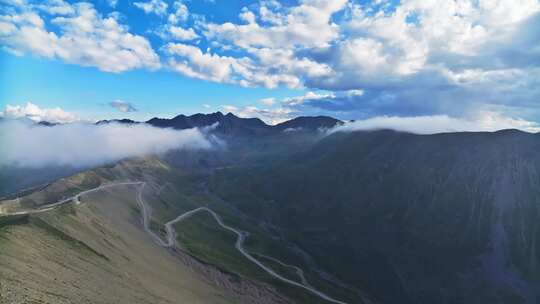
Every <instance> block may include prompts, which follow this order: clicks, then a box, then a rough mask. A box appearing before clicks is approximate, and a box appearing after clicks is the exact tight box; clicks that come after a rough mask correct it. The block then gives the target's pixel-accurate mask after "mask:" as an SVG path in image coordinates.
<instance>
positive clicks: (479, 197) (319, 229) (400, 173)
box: [212, 130, 540, 303]
mask: <svg viewBox="0 0 540 304" xmlns="http://www.w3.org/2000/svg"><path fill="white" fill-rule="evenodd" d="M538 151H540V136H538V135H534V134H527V133H522V132H519V131H513V130H506V131H500V132H495V133H453V134H438V135H427V136H421V135H412V134H406V133H399V132H394V131H374V132H357V133H338V134H333V135H331V136H329V137H327V138H325V139H324V140H322V141H320V142H319V143H318V144H317V145H315V146H314V147H312V148H311V149H309V150H308V151H306V152H301V153H297V154H295V155H294V156H292V157H290V158H289V159H287V160H285V161H280V162H278V163H277V164H273V165H268V166H263V167H257V168H254V167H250V168H243V167H241V166H240V167H235V168H228V169H227V170H221V171H220V172H219V173H218V174H216V176H214V180H213V183H212V185H213V189H214V190H215V191H216V192H218V193H220V194H221V195H222V196H223V197H225V199H227V200H228V201H231V202H236V203H237V206H238V207H239V208H241V209H242V210H244V211H245V212H247V213H249V214H252V215H255V216H257V217H259V218H261V219H264V220H265V221H268V222H270V223H271V224H273V225H275V226H277V227H281V231H282V232H283V234H284V235H285V237H286V238H287V239H289V240H292V241H294V242H295V243H296V244H298V245H299V246H300V247H301V248H303V249H304V250H305V251H307V252H309V253H310V254H311V255H312V256H313V257H314V258H315V260H316V261H317V263H319V264H320V265H321V266H322V267H323V268H324V269H326V270H331V272H332V273H333V274H334V275H335V276H337V277H338V278H340V279H341V280H343V281H345V282H347V283H349V284H352V285H354V286H356V287H358V288H361V289H363V290H368V291H369V292H370V294H372V295H373V296H375V297H376V298H377V299H380V300H381V301H382V302H383V303H537V301H539V300H540V295H539V293H540V290H539V289H540V288H539V286H540V252H539V251H538V249H537V248H538V244H539V243H540V225H539V224H538V223H539V222H540V186H539V183H540V174H539V172H540V171H539V169H540V154H538Z"/></svg>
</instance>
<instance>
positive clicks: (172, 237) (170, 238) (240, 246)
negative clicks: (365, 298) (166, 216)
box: [137, 183, 346, 304]
mask: <svg viewBox="0 0 540 304" xmlns="http://www.w3.org/2000/svg"><path fill="white" fill-rule="evenodd" d="M144 186H145V183H143V184H142V185H141V187H140V188H139V191H138V194H137V202H138V204H139V205H140V206H141V210H142V213H143V215H142V217H143V225H144V229H145V230H146V231H148V232H149V233H150V235H151V236H152V238H154V239H155V240H156V242H157V243H158V244H160V245H161V246H163V247H169V248H170V247H173V246H175V245H176V232H175V230H174V224H176V223H178V222H181V221H183V220H185V219H187V218H189V217H190V216H192V215H194V214H196V213H199V212H208V213H210V215H212V217H213V218H214V219H215V220H216V222H217V223H218V225H219V226H221V227H222V228H223V229H225V230H228V231H231V232H233V233H234V234H236V236H237V238H236V243H235V248H236V249H237V250H238V251H239V252H240V253H241V254H242V255H243V256H244V257H245V258H247V259H248V260H250V261H251V262H253V263H254V264H255V265H257V266H259V268H261V269H262V270H264V271H265V272H266V273H268V274H269V275H271V276H272V277H274V278H276V279H278V280H280V281H282V282H285V283H288V284H290V285H293V286H296V287H300V288H303V289H305V290H307V291H309V292H311V293H312V294H314V295H316V296H318V297H319V298H321V299H324V300H326V301H328V302H332V303H337V304H346V303H345V302H342V301H339V300H336V299H334V298H332V297H330V296H328V295H327V294H325V293H323V292H321V291H319V290H317V289H315V288H313V287H311V286H309V285H308V284H304V282H303V283H298V282H295V281H293V280H290V279H287V278H285V277H283V276H282V275H280V274H278V273H276V272H275V271H274V270H272V269H271V268H269V267H267V266H266V265H264V264H263V263H261V262H260V261H259V260H257V259H256V258H255V257H253V256H252V255H251V254H250V253H249V252H247V251H246V249H245V248H244V241H245V240H246V237H247V236H248V233H247V232H244V231H241V230H238V229H235V228H233V227H231V226H228V225H227V224H225V223H224V222H223V220H222V219H221V217H220V216H219V215H218V214H217V213H216V212H214V210H212V209H210V208H207V207H199V208H195V209H193V210H190V211H187V212H185V213H182V214H181V215H179V216H177V217H176V218H175V219H173V220H171V221H169V222H167V223H165V231H166V233H167V240H166V241H163V240H162V239H161V238H160V237H159V236H157V235H156V234H155V233H154V232H152V231H151V230H150V228H149V227H148V222H149V219H150V215H149V212H150V211H149V210H150V208H149V207H148V206H147V204H145V202H144V200H143V198H142V190H143V188H144ZM266 258H269V257H266ZM270 259H272V260H274V261H277V262H278V263H280V264H282V265H286V266H291V265H287V264H285V263H283V262H281V261H279V260H277V259H275V258H271V257H270ZM292 267H294V268H296V269H297V270H300V272H299V274H300V273H301V274H302V275H301V277H302V278H304V275H303V271H302V270H301V269H299V268H298V267H295V266H292ZM304 280H305V278H304V279H303V281H304Z"/></svg>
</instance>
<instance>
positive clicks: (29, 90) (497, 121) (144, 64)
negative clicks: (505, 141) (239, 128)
mask: <svg viewBox="0 0 540 304" xmlns="http://www.w3.org/2000/svg"><path fill="white" fill-rule="evenodd" d="M0 45H1V50H0V111H2V112H1V115H2V116H4V117H29V118H31V119H33V120H49V121H53V122H74V121H95V120H99V119H112V118H131V119H136V120H146V119H149V118H152V117H154V116H159V117H174V116H175V115H177V114H180V113H183V114H192V113H197V112H203V113H209V112H215V111H222V112H233V113H235V114H237V115H239V116H243V117H259V118H261V119H263V120H264V121H266V122H267V123H278V122H281V121H284V120H286V119H290V118H292V117H295V116H300V115H329V116H333V117H336V118H340V119H343V120H356V121H359V122H367V125H370V124H371V123H373V122H375V123H376V124H379V123H380V122H385V123H386V122H387V123H389V124H396V123H397V124H400V123H402V122H403V123H404V124H407V125H409V124H411V123H412V124H415V123H416V122H418V121H422V123H423V124H426V122H427V124H430V122H432V121H434V122H440V121H444V123H446V124H454V123H455V124H456V129H465V130H466V129H467V128H469V126H471V127H470V128H472V126H479V125H482V126H485V125H489V126H492V127H493V128H495V129H496V128H498V127H500V128H503V127H504V128H507V127H516V128H521V129H525V130H529V131H538V130H540V128H539V123H540V1H539V0H498V1H497V0H471V1H466V0H437V1H435V0H402V1H396V0H393V1H388V0H373V1H366V0H361V1H357V0H333V1H325V0H298V1H293V0H290V1H273V0H252V1H247V0H246V1H233V0H183V1H181V0H138V1H127V0H97V1H92V2H85V1H64V0H45V1H44V0H41V1H32V0H0ZM441 119H442V120H441Z"/></svg>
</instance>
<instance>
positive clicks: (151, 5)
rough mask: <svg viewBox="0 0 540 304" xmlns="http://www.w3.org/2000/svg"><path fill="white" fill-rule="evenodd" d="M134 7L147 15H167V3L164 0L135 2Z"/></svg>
mask: <svg viewBox="0 0 540 304" xmlns="http://www.w3.org/2000/svg"><path fill="white" fill-rule="evenodd" d="M133 5H135V6H136V7H138V8H140V9H142V10H143V11H144V12H145V13H147V14H156V15H158V16H163V15H165V14H166V13H167V7H168V4H167V2H165V1H163V0H150V1H148V2H134V3H133Z"/></svg>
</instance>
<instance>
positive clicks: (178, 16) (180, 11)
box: [167, 0, 189, 25]
mask: <svg viewBox="0 0 540 304" xmlns="http://www.w3.org/2000/svg"><path fill="white" fill-rule="evenodd" d="M173 8H174V12H173V13H171V14H169V17H168V18H167V20H168V21H169V23H170V24H172V25H174V24H177V23H180V22H185V21H186V20H187V19H188V17H189V10H188V7H187V6H186V5H185V4H184V3H183V2H182V1H179V0H177V1H174V3H173Z"/></svg>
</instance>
